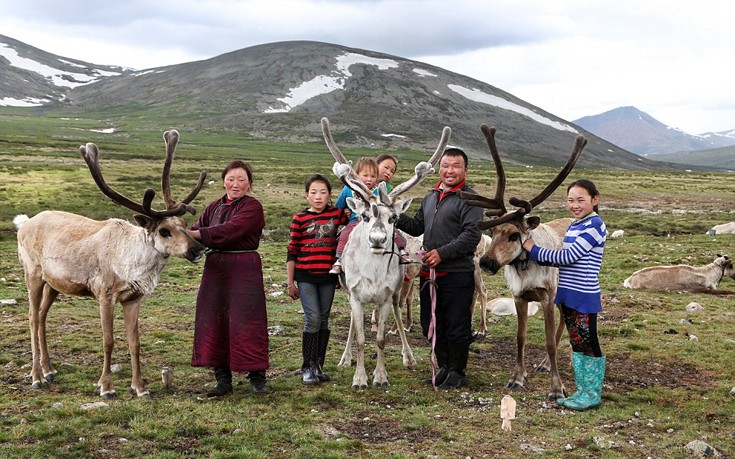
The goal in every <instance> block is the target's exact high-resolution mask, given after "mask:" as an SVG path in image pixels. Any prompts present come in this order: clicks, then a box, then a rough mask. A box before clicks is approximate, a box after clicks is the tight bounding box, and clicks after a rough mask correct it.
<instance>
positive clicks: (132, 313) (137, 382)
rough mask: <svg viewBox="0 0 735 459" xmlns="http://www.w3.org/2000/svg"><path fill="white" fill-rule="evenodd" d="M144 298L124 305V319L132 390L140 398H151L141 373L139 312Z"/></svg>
mask: <svg viewBox="0 0 735 459" xmlns="http://www.w3.org/2000/svg"><path fill="white" fill-rule="evenodd" d="M141 300H142V298H138V299H136V300H133V301H130V302H127V303H123V318H124V320H125V333H126V334H127V335H128V350H129V351H130V368H131V371H132V380H131V383H130V389H131V390H132V391H133V392H135V395H137V396H138V397H150V396H151V393H150V392H149V391H148V390H147V389H146V387H145V382H144V381H143V378H142V376H141V373H140V332H139V329H138V312H139V311H140V302H141Z"/></svg>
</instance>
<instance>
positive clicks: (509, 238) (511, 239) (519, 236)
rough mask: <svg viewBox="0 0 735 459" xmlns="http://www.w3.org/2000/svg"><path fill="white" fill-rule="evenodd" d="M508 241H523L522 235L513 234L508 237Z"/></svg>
mask: <svg viewBox="0 0 735 459" xmlns="http://www.w3.org/2000/svg"><path fill="white" fill-rule="evenodd" d="M508 240H509V241H510V242H517V241H520V240H521V233H513V234H511V235H510V236H508Z"/></svg>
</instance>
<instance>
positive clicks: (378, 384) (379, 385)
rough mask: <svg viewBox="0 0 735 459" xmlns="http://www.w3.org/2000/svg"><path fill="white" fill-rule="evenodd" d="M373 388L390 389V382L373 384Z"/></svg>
mask: <svg viewBox="0 0 735 459" xmlns="http://www.w3.org/2000/svg"><path fill="white" fill-rule="evenodd" d="M373 387H378V388H386V387H388V381H385V382H377V381H376V382H374V383H373Z"/></svg>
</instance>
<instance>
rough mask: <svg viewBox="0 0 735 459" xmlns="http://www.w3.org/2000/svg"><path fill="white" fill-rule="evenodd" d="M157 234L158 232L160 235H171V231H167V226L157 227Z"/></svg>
mask: <svg viewBox="0 0 735 459" xmlns="http://www.w3.org/2000/svg"><path fill="white" fill-rule="evenodd" d="M158 234H160V235H161V237H171V231H169V230H168V229H167V228H161V229H159V230H158Z"/></svg>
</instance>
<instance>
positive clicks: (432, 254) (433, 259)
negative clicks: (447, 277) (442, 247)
mask: <svg viewBox="0 0 735 459" xmlns="http://www.w3.org/2000/svg"><path fill="white" fill-rule="evenodd" d="M423 261H424V263H426V264H427V265H429V268H435V267H436V265H438V264H439V263H441V261H442V257H441V256H440V255H439V252H438V251H437V250H436V249H434V250H431V251H429V252H428V253H427V254H426V255H425V256H424V260H423Z"/></svg>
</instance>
